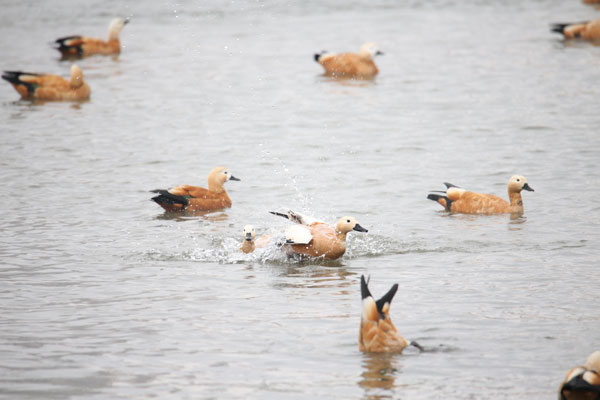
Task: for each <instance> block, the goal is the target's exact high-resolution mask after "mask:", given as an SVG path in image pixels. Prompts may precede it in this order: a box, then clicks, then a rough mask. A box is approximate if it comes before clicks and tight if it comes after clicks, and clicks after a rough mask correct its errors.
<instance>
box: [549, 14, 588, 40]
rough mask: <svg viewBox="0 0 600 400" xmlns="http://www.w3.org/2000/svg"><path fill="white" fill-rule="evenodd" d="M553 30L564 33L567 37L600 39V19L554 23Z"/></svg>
mask: <svg viewBox="0 0 600 400" xmlns="http://www.w3.org/2000/svg"><path fill="white" fill-rule="evenodd" d="M552 32H557V33H562V34H563V35H564V36H565V39H577V38H580V39H585V40H592V41H595V40H600V19H596V20H593V21H587V22H579V23H570V24H552Z"/></svg>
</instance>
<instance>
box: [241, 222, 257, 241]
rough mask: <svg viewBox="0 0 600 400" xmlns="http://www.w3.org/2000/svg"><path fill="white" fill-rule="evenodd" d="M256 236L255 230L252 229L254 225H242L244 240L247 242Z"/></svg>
mask: <svg viewBox="0 0 600 400" xmlns="http://www.w3.org/2000/svg"><path fill="white" fill-rule="evenodd" d="M255 238H256V232H255V231H254V227H253V226H252V225H246V226H244V240H245V241H248V242H252V241H254V239H255Z"/></svg>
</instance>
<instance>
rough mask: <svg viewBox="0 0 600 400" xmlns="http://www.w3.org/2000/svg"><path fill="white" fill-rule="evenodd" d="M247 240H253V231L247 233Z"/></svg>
mask: <svg viewBox="0 0 600 400" xmlns="http://www.w3.org/2000/svg"><path fill="white" fill-rule="evenodd" d="M246 240H247V241H251V240H252V233H251V232H248V233H246Z"/></svg>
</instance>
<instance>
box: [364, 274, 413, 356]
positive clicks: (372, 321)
mask: <svg viewBox="0 0 600 400" xmlns="http://www.w3.org/2000/svg"><path fill="white" fill-rule="evenodd" d="M397 290H398V284H397V283H396V284H394V285H393V286H392V288H391V289H390V290H389V291H388V292H387V293H386V294H385V295H383V297H382V298H380V299H379V300H377V301H375V299H374V298H373V295H371V292H370V291H369V286H368V282H367V281H365V277H364V275H361V276H360V294H361V298H362V316H361V320H360V331H359V333H358V349H359V350H360V351H366V352H372V353H402V350H404V348H406V347H407V346H415V347H417V348H418V349H419V350H421V351H423V347H421V346H420V345H419V344H418V343H417V342H414V341H408V340H406V339H405V338H403V337H402V336H401V335H400V334H399V333H398V329H396V327H395V326H394V324H393V322H392V319H391V318H390V305H391V304H392V299H393V298H394V295H395V294H396V291H397Z"/></svg>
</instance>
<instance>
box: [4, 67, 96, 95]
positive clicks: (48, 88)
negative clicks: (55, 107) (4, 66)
mask: <svg viewBox="0 0 600 400" xmlns="http://www.w3.org/2000/svg"><path fill="white" fill-rule="evenodd" d="M2 79H4V80H6V81H8V82H10V84H11V85H12V86H13V87H14V88H15V90H16V91H17V92H18V93H19V94H20V95H21V97H22V98H23V99H27V100H58V101H61V100H66V101H78V100H87V99H89V98H90V94H91V89H90V86H89V85H88V84H87V83H86V82H85V81H84V80H83V72H82V71H81V68H79V66H77V65H75V64H73V65H72V66H71V79H70V80H66V79H64V78H63V77H60V76H58V75H49V74H37V73H31V72H21V71H4V73H3V74H2Z"/></svg>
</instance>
